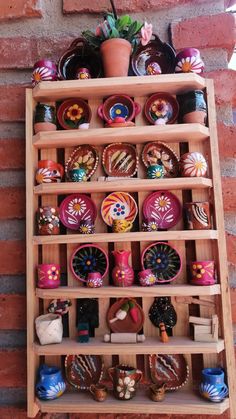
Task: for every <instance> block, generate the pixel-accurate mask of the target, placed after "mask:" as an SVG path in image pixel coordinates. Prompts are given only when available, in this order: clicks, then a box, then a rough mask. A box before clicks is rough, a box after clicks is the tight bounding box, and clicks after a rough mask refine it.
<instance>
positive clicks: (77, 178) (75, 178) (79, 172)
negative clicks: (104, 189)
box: [69, 167, 87, 182]
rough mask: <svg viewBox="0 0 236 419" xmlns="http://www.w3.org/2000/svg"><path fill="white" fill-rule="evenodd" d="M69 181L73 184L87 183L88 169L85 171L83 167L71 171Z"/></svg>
mask: <svg viewBox="0 0 236 419" xmlns="http://www.w3.org/2000/svg"><path fill="white" fill-rule="evenodd" d="M69 179H70V181H71V182H86V181H87V176H86V169H83V167H79V168H74V169H71V170H70V171H69Z"/></svg>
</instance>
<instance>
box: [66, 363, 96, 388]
mask: <svg viewBox="0 0 236 419" xmlns="http://www.w3.org/2000/svg"><path fill="white" fill-rule="evenodd" d="M103 372H104V361H103V357H102V356H101V355H67V356H66V358H65V374H66V379H67V381H68V383H69V384H70V385H71V386H73V387H75V388H76V389H77V390H89V388H90V386H91V384H97V383H99V382H100V381H101V379H102V376H103Z"/></svg>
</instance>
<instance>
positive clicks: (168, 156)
mask: <svg viewBox="0 0 236 419" xmlns="http://www.w3.org/2000/svg"><path fill="white" fill-rule="evenodd" d="M142 161H143V163H144V165H145V166H146V167H149V166H151V165H154V164H162V165H163V167H164V177H177V176H178V166H179V158H178V156H177V154H176V153H175V152H174V150H172V149H171V147H169V146H167V145H166V144H165V143H161V142H159V141H154V142H151V143H147V144H145V146H144V147H143V151H142Z"/></svg>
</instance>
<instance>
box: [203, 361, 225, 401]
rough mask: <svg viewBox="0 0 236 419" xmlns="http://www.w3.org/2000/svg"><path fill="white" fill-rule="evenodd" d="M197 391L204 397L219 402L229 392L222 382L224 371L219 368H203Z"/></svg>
mask: <svg viewBox="0 0 236 419" xmlns="http://www.w3.org/2000/svg"><path fill="white" fill-rule="evenodd" d="M199 391H200V394H201V395H202V396H203V397H204V398H206V399H208V400H210V401H212V402H221V401H222V400H223V399H224V398H225V397H227V396H228V392H229V391H228V387H227V385H226V384H225V382H224V371H223V370H222V369H221V368H204V369H203V370H202V382H201V384H200V387H199Z"/></svg>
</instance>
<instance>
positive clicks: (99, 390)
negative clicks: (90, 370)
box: [89, 384, 108, 402]
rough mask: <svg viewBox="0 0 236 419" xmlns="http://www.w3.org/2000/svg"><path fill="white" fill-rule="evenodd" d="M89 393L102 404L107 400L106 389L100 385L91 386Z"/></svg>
mask: <svg viewBox="0 0 236 419" xmlns="http://www.w3.org/2000/svg"><path fill="white" fill-rule="evenodd" d="M89 391H90V393H91V394H92V395H93V398H94V400H96V401H97V402H104V400H106V398H107V393H108V390H107V387H106V386H104V385H102V384H91V386H90V387H89Z"/></svg>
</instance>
